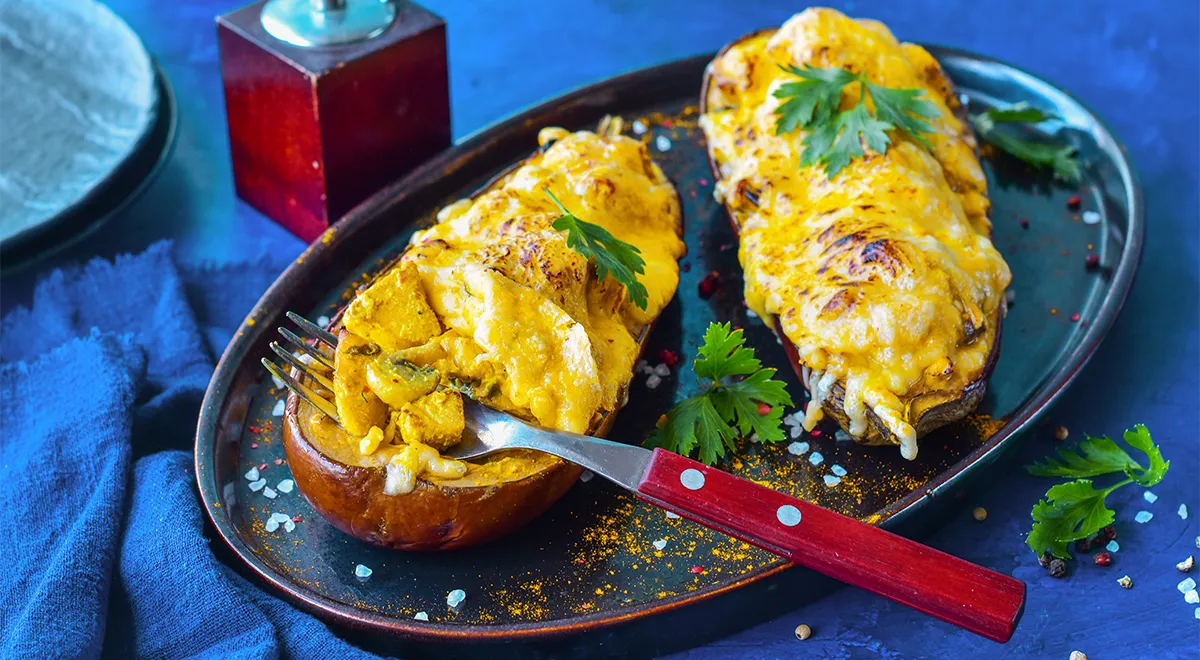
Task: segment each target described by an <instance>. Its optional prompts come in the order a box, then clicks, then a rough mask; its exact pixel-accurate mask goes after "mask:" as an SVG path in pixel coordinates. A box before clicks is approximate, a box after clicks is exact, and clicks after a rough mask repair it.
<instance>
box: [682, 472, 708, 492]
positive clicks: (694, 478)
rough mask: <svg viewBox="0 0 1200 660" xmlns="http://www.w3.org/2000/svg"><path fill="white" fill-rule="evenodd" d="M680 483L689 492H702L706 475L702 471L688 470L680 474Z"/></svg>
mask: <svg viewBox="0 0 1200 660" xmlns="http://www.w3.org/2000/svg"><path fill="white" fill-rule="evenodd" d="M679 483H681V484H683V487H684V488H686V489H688V490H700V489H701V488H704V473H703V472H701V471H700V470H695V469H692V468H688V469H686V470H684V471H683V472H680V473H679Z"/></svg>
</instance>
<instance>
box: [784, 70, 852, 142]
mask: <svg viewBox="0 0 1200 660" xmlns="http://www.w3.org/2000/svg"><path fill="white" fill-rule="evenodd" d="M779 68H781V69H783V70H784V71H786V72H788V73H790V74H792V75H793V76H796V77H797V78H800V79H801V80H799V81H795V82H786V83H783V84H782V85H780V86H779V88H778V89H776V90H775V92H774V93H773V94H772V96H774V97H775V98H777V99H787V100H786V101H784V102H783V103H782V104H780V106H779V107H778V108H776V110H775V114H776V115H778V117H776V118H775V134H776V135H783V134H784V133H791V132H792V131H794V130H796V129H797V128H805V127H808V126H811V125H812V124H813V123H817V124H824V123H826V122H828V121H829V120H830V119H831V118H832V117H833V115H834V113H836V112H837V110H838V107H839V106H840V105H841V104H842V88H843V87H845V86H846V85H849V84H850V83H852V82H854V81H855V80H858V76H855V75H854V74H853V73H850V72H849V71H847V70H845V69H818V68H816V67H812V66H809V65H807V64H805V65H804V66H803V67H801V68H797V67H795V66H791V65H788V66H785V67H784V66H781V67H779Z"/></svg>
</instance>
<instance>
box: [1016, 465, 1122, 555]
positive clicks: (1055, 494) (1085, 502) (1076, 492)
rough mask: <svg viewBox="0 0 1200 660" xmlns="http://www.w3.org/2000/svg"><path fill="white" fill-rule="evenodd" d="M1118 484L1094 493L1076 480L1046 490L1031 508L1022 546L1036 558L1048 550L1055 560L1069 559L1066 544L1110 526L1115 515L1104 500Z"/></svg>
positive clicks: (1095, 490) (1085, 484) (1084, 481)
mask: <svg viewBox="0 0 1200 660" xmlns="http://www.w3.org/2000/svg"><path fill="white" fill-rule="evenodd" d="M1123 483H1128V482H1123ZM1119 485H1123V484H1119ZM1119 485H1114V486H1111V487H1109V488H1108V489H1106V490H1097V489H1096V488H1095V487H1094V486H1092V482H1091V481H1090V480H1088V479H1079V480H1076V481H1068V482H1067V483H1064V484H1058V485H1057V486H1054V487H1052V488H1051V489H1050V490H1048V491H1046V499H1045V500H1041V501H1039V502H1038V503H1037V504H1036V505H1034V507H1033V512H1032V514H1031V515H1032V516H1033V529H1032V530H1030V532H1029V536H1028V537H1026V539H1025V543H1026V545H1028V546H1029V548H1030V549H1031V550H1033V553H1034V554H1036V555H1038V556H1041V554H1042V552H1043V551H1045V550H1046V548H1049V549H1050V554H1052V555H1054V556H1055V557H1061V558H1063V559H1069V558H1070V557H1071V554H1070V553H1069V552H1068V551H1067V544H1068V543H1070V542H1071V541H1077V540H1079V539H1085V538H1088V537H1089V536H1091V535H1092V534H1095V533H1096V532H1099V531H1100V530H1102V529H1104V528H1105V527H1107V526H1109V525H1111V524H1112V522H1113V520H1114V519H1115V516H1116V513H1115V512H1114V511H1113V510H1112V509H1110V508H1108V507H1107V506H1105V505H1104V500H1105V498H1107V497H1108V494H1109V493H1111V492H1112V491H1114V490H1116V489H1117V488H1118V487H1119Z"/></svg>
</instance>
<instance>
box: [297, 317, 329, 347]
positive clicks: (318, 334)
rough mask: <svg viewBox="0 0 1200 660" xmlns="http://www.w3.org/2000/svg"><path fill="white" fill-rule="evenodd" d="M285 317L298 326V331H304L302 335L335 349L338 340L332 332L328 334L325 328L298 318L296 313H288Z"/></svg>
mask: <svg viewBox="0 0 1200 660" xmlns="http://www.w3.org/2000/svg"><path fill="white" fill-rule="evenodd" d="M287 317H288V318H289V319H291V320H292V322H293V323H295V324H296V325H298V326H300V329H301V330H303V331H304V334H306V335H308V336H309V337H312V338H313V339H317V340H320V341H322V342H324V343H325V344H327V345H328V346H329V347H330V348H337V345H338V339H337V337H336V336H334V334H333V333H332V332H329V331H328V330H326V329H325V328H322V327H321V326H319V325H317V324H316V323H313V322H312V321H309V320H308V319H306V318H304V317H303V316H300V315H299V314H297V313H296V312H288V313H287Z"/></svg>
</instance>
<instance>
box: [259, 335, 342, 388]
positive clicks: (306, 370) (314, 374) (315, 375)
mask: <svg viewBox="0 0 1200 660" xmlns="http://www.w3.org/2000/svg"><path fill="white" fill-rule="evenodd" d="M271 350H272V351H275V355H278V356H279V357H281V358H283V359H284V361H285V362H287V363H288V364H290V365H292V366H293V367H295V368H297V369H299V370H300V373H302V374H304V375H305V376H308V377H309V378H311V379H313V380H315V381H317V382H318V383H320V384H321V387H324V388H325V389H327V390H329V391H330V392H332V391H333V383H332V382H331V381H330V380H329V379H328V378H326V377H325V374H322V373H321V372H319V371H317V370H316V369H314V368H312V366H311V365H308V364H304V360H301V359H299V358H297V357H296V356H295V355H292V353H291V351H288V349H286V348H284V347H282V346H280V345H279V342H275V341H273V342H271Z"/></svg>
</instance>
